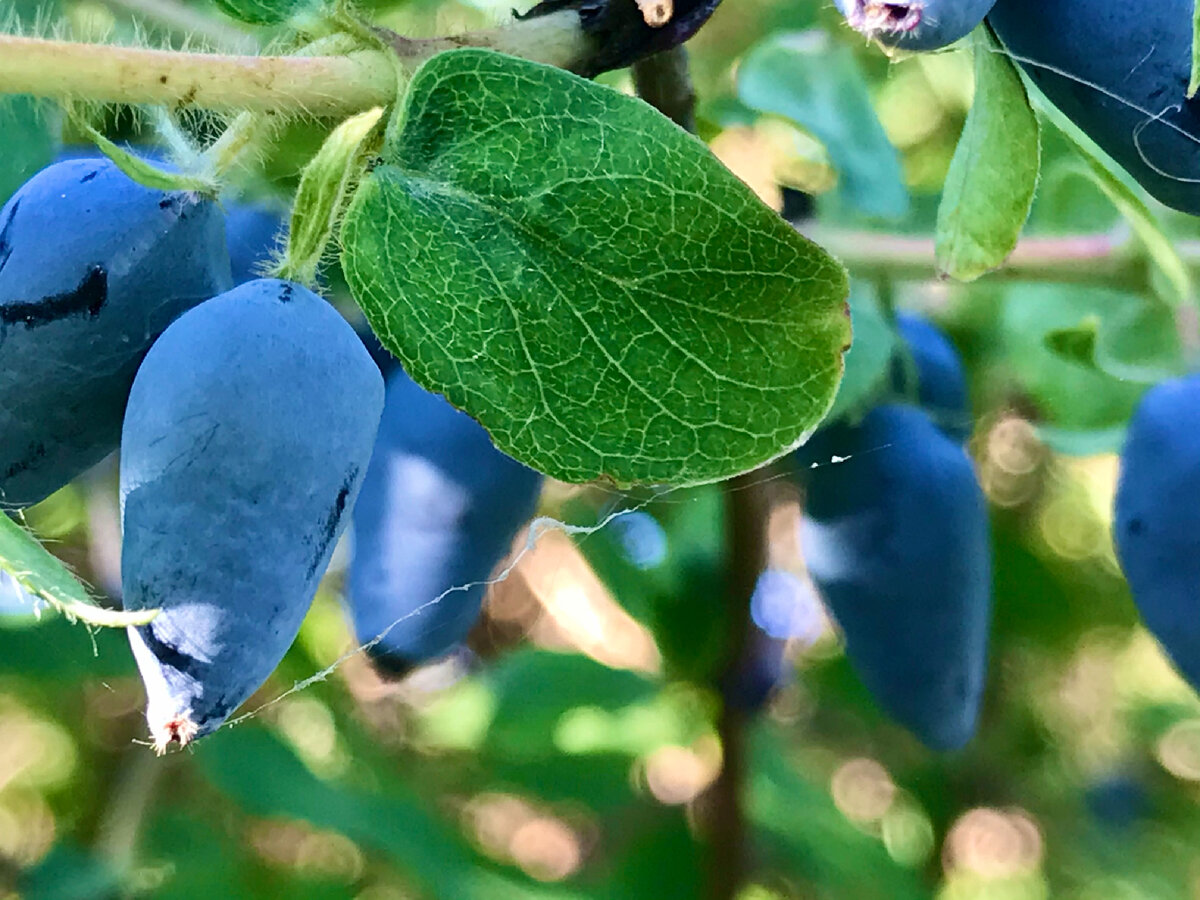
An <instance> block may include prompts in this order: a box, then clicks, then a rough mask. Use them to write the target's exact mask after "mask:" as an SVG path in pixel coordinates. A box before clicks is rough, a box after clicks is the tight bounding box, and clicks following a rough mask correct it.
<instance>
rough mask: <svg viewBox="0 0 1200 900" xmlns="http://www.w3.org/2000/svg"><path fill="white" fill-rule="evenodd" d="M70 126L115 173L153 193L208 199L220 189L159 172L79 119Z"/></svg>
mask: <svg viewBox="0 0 1200 900" xmlns="http://www.w3.org/2000/svg"><path fill="white" fill-rule="evenodd" d="M73 124H74V125H75V127H76V128H78V129H80V130H81V131H83V132H84V133H85V134H86V135H87V136H88V137H89V138H91V139H92V141H94V142H95V144H96V146H97V147H99V148H100V152H101V153H103V154H104V155H105V156H107V157H108V158H109V159H111V160H112V161H113V164H114V165H115V166H116V167H117V168H118V169H120V170H121V171H122V172H124V173H125V174H126V175H128V176H129V177H130V178H131V179H133V180H134V181H136V182H137V183H138V184H140V185H142V186H143V187H148V188H152V189H153V190H156V191H194V192H196V193H198V194H207V195H208V196H210V197H215V196H216V195H217V191H218V187H219V186H218V185H217V184H216V182H214V181H211V180H209V179H206V178H200V177H198V176H196V175H186V174H183V173H181V172H172V171H168V170H167V169H161V168H159V167H158V166H157V165H156V164H155V163H154V162H153V161H151V160H149V159H144V158H143V157H140V156H138V155H136V154H134V153H130V152H129V151H128V150H126V149H125V148H124V147H121V146H119V145H117V144H114V143H113V142H112V141H110V140H109V139H108V138H106V137H105V136H104V135H102V134H101V133H100V132H98V131H97V130H96V129H95V128H93V127H92V126H91V125H89V124H88V123H87V122H85V121H83V120H82V118H81V117H79V116H76V117H75V118H74V123H73Z"/></svg>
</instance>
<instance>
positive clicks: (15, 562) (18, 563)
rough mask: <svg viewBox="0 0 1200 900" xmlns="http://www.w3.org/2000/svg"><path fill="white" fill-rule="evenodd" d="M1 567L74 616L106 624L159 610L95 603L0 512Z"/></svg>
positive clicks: (142, 618)
mask: <svg viewBox="0 0 1200 900" xmlns="http://www.w3.org/2000/svg"><path fill="white" fill-rule="evenodd" d="M0 569H3V570H4V571H6V572H8V573H9V574H10V575H12V576H13V577H14V578H15V579H16V580H17V583H18V584H20V585H21V587H23V588H24V589H25V590H27V591H29V592H30V593H32V594H35V595H37V596H38V597H40V598H41V599H43V600H45V601H46V602H47V603H49V604H50V605H51V606H53V607H55V608H56V609H58V610H60V611H61V612H62V613H64V614H65V615H67V616H70V617H71V618H73V619H78V620H80V621H82V622H87V623H88V624H89V625H99V626H102V627H106V628H124V627H126V626H127V625H145V624H146V623H147V622H149V621H150V620H151V619H153V618H154V617H155V616H156V615H158V610H157V609H153V610H139V611H138V612H136V613H126V612H120V611H118V610H111V609H104V608H103V607H100V606H96V604H95V603H93V602H92V599H91V597H90V596H89V595H88V592H87V588H85V587H84V586H83V585H82V584H81V583H80V581H79V579H78V578H76V577H75V576H74V575H72V574H71V573H70V572H68V571H67V568H66V566H64V565H63V564H62V563H61V562H59V561H58V560H57V559H56V558H55V557H54V556H53V555H52V554H51V553H50V551H48V550H47V549H46V548H45V547H43V546H42V545H41V544H40V543H39V542H38V540H37V538H35V537H34V536H33V535H31V534H30V533H29V532H28V531H26V530H25V529H24V528H22V527H21V526H20V525H18V524H17V523H16V522H14V521H13V520H12V519H10V518H9V517H8V516H6V515H3V514H0Z"/></svg>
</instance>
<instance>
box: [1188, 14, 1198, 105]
mask: <svg viewBox="0 0 1200 900" xmlns="http://www.w3.org/2000/svg"><path fill="white" fill-rule="evenodd" d="M1197 89H1200V2H1197V3H1194V4H1192V74H1191V76H1190V77H1189V78H1188V86H1187V96H1188V99H1189V100H1190V99H1192V98H1193V97H1195V96H1196V90H1197Z"/></svg>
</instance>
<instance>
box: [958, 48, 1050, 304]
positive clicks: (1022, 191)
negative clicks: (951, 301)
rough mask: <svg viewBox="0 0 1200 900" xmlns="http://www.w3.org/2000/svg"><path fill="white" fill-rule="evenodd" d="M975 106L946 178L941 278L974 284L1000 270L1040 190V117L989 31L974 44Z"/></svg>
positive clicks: (1011, 65)
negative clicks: (987, 273) (1035, 194)
mask: <svg viewBox="0 0 1200 900" xmlns="http://www.w3.org/2000/svg"><path fill="white" fill-rule="evenodd" d="M973 46H974V52H975V101H974V103H973V104H972V106H971V111H970V113H968V115H967V122H966V125H965V126H963V132H962V136H961V137H960V138H959V141H958V147H957V149H956V150H955V151H954V159H953V160H952V161H951V163H950V171H949V172H948V173H947V174H946V182H945V188H944V190H943V194H942V202H941V206H939V207H938V222H937V234H936V257H937V267H938V271H940V272H942V273H943V274H945V275H948V276H950V277H951V278H956V279H958V280H959V281H974V280H975V279H976V278H978V277H979V276H980V275H982V274H984V273H985V272H988V271H990V270H992V269H995V268H997V267H998V266H1000V265H1001V264H1002V263H1003V262H1004V260H1005V259H1007V258H1008V255H1009V254H1010V253H1012V251H1013V249H1014V248H1015V247H1016V246H1017V239H1018V238H1019V237H1020V235H1021V229H1022V227H1023V226H1024V225H1025V220H1026V219H1027V218H1028V217H1029V209H1030V206H1031V205H1032V203H1033V194H1034V189H1035V188H1036V187H1037V180H1038V163H1039V160H1040V159H1041V147H1040V142H1039V138H1038V122H1037V116H1035V115H1034V114H1033V108H1032V107H1031V106H1030V105H1029V97H1028V96H1027V95H1026V93H1025V87H1024V85H1023V84H1022V82H1021V76H1020V74H1018V72H1017V69H1016V66H1015V65H1014V64H1013V63H1012V61H1011V60H1010V59H1009V58H1008V57H1007V56H1006V55H1005V54H1004V53H1002V52H999V48H998V46H997V44H996V42H995V41H994V40H993V39H992V37H991V36H990V34H989V33H988V32H987V30H986V29H978V30H976V32H975V38H974V44H973Z"/></svg>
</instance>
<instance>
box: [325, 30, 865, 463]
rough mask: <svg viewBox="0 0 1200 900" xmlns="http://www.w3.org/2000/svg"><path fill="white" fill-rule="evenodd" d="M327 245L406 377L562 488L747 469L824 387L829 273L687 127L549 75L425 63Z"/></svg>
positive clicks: (838, 323)
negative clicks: (335, 245) (338, 244)
mask: <svg viewBox="0 0 1200 900" xmlns="http://www.w3.org/2000/svg"><path fill="white" fill-rule="evenodd" d="M341 237H342V245H343V257H342V263H343V268H344V270H345V272H346V276H347V280H348V281H349V284H350V287H351V289H352V291H353V292H354V295H355V298H356V299H357V300H358V303H359V305H360V306H361V307H362V308H363V311H364V312H365V313H366V315H367V319H368V321H369V322H370V324H371V327H372V328H373V329H374V330H375V333H376V334H377V335H378V336H379V338H380V340H381V341H382V342H383V343H384V345H385V346H386V347H387V348H388V349H389V350H390V351H392V353H394V354H395V355H396V356H398V357H399V358H400V360H401V361H402V362H403V364H404V367H405V368H406V369H407V370H408V372H409V374H411V375H412V377H413V378H414V379H416V380H417V381H418V382H419V383H421V384H422V385H423V386H425V387H426V388H428V389H430V390H435V391H439V392H441V393H444V394H445V395H446V396H447V397H448V398H449V399H450V401H451V402H452V403H453V404H454V405H455V406H458V407H460V408H462V409H464V410H466V411H467V412H468V413H470V414H471V415H472V416H474V417H475V418H477V419H478V420H479V421H480V422H481V423H482V424H483V425H484V427H486V428H487V429H488V431H489V432H490V433H491V435H492V437H493V439H494V440H495V441H496V443H497V445H498V446H499V447H500V448H501V449H502V450H504V451H505V452H507V453H509V454H511V455H512V456H514V457H516V458H517V459H519V460H521V461H522V462H524V463H526V464H528V465H530V466H532V467H533V468H535V469H539V470H540V471H542V472H545V473H546V474H548V475H551V476H553V477H555V478H558V479H560V480H563V481H571V482H582V481H590V480H593V479H609V480H611V481H612V482H615V483H616V484H618V485H631V484H635V483H657V484H676V485H686V484H698V483H705V482H710V481H717V480H720V479H723V478H727V477H730V476H732V475H735V474H737V473H739V472H744V471H747V470H749V469H753V468H756V467H758V466H760V465H762V464H763V463H765V462H768V461H769V460H772V459H775V458H777V457H779V456H782V455H783V454H784V453H786V452H787V451H788V450H789V449H791V448H792V447H794V446H796V445H797V444H798V443H800V442H801V441H802V440H803V439H804V437H805V436H806V435H807V434H808V433H809V432H811V431H812V430H813V429H814V428H815V427H816V426H817V424H818V423H819V422H820V421H821V418H822V417H823V416H824V415H825V413H826V412H827V410H828V409H829V406H830V404H831V403H832V401H833V396H834V393H835V392H836V389H837V385H838V381H839V379H840V378H841V373H842V353H843V351H844V349H845V347H846V345H847V343H848V340H849V332H850V326H849V322H848V319H847V316H846V306H845V297H846V292H847V287H846V275H845V272H844V270H843V269H842V267H841V266H840V265H839V264H838V263H837V262H836V261H835V260H833V259H832V258H831V257H829V256H828V255H827V254H826V253H825V252H824V251H822V250H821V249H820V248H819V247H817V246H815V245H814V244H811V243H810V242H808V241H807V240H805V239H803V238H801V237H800V236H799V235H798V234H797V233H796V231H795V229H793V228H791V227H790V226H788V225H787V224H786V223H785V222H783V221H782V220H781V219H780V218H779V217H778V216H777V215H775V214H774V213H773V212H772V211H771V210H770V209H768V208H767V207H766V206H764V205H763V204H762V203H761V201H759V200H758V198H757V197H755V196H754V194H753V193H752V192H751V191H750V189H749V188H747V187H746V186H745V185H744V184H743V183H742V182H741V181H739V180H738V179H737V178H735V177H734V176H733V175H732V174H731V173H730V172H729V170H728V169H726V168H725V167H724V166H722V165H721V164H720V163H719V162H717V160H716V159H715V158H714V157H713V156H712V154H711V153H710V152H709V150H708V148H707V147H705V146H704V145H703V144H702V143H701V142H700V141H698V140H697V139H696V138H694V137H693V136H691V135H689V134H687V133H686V132H685V131H683V130H682V129H680V128H678V127H677V126H675V125H674V124H672V123H671V122H670V121H668V120H667V119H666V118H664V117H663V116H661V115H660V114H659V113H657V112H656V111H655V110H653V109H652V108H651V107H649V106H647V105H646V104H644V103H642V102H641V101H640V100H637V99H634V98H632V97H628V96H626V95H624V94H621V93H619V92H617V91H614V90H611V89H609V88H606V87H603V86H601V85H598V84H595V83H593V82H590V81H586V80H584V79H582V78H579V77H577V76H575V75H571V74H569V73H567V72H564V71H562V70H561V69H555V68H552V67H549V66H543V65H539V64H537V63H531V62H527V61H524V60H519V59H516V58H513V57H507V56H502V55H500V54H497V53H493V52H489V51H483V50H454V51H450V52H448V53H443V54H441V55H439V56H436V57H434V58H433V59H432V60H430V61H429V62H427V63H426V64H425V65H424V66H423V67H422V68H421V69H420V70H419V71H418V72H417V74H416V75H415V76H414V78H413V80H412V83H411V86H410V89H409V92H408V95H407V97H406V98H405V101H404V104H403V107H402V108H401V109H400V110H399V111H398V113H397V115H396V118H395V119H394V120H393V122H392V123H391V124H390V126H389V129H388V134H387V138H386V140H385V147H384V151H383V164H382V165H380V166H379V167H378V168H376V169H375V170H374V171H373V172H372V173H371V174H370V175H369V176H367V178H366V179H364V181H363V182H362V184H361V185H360V186H359V189H358V191H357V193H356V194H355V197H354V199H353V200H352V201H351V204H350V208H349V210H348V211H347V213H346V218H345V221H344V224H343V228H342V235H341Z"/></svg>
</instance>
